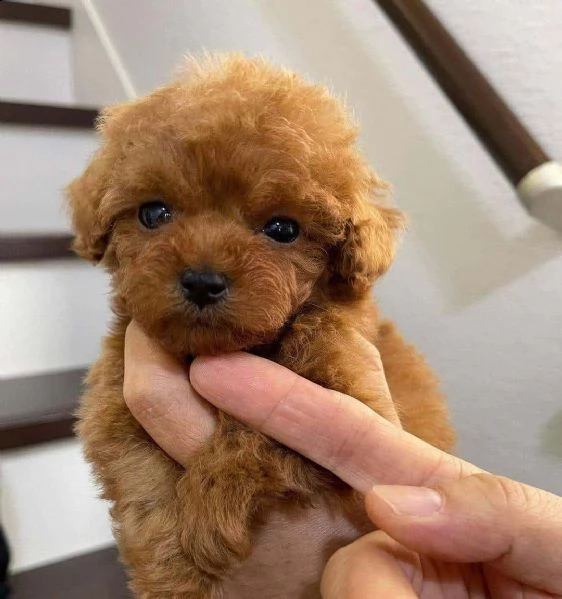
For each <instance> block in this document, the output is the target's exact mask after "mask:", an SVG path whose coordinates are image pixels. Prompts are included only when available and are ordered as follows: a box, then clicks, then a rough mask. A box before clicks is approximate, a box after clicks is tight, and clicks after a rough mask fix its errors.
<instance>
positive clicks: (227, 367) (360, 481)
mask: <svg viewBox="0 0 562 599" xmlns="http://www.w3.org/2000/svg"><path fill="white" fill-rule="evenodd" d="M190 377H191V382H192V384H193V385H194V387H195V389H196V390H197V391H198V392H199V393H200V394H201V395H202V396H203V397H205V398H207V399H208V400H209V401H210V402H212V403H213V404H214V405H215V406H217V407H218V408H220V409H221V410H224V411H225V412H228V413H229V414H232V415H233V416H234V417H236V418H238V419H240V420H242V421H244V422H246V423H248V424H249V425H250V426H251V427H253V428H255V429H258V430H260V431H262V432H264V433H265V434H266V435H269V436H271V437H274V438H275V439H277V440H278V441H280V442H281V443H283V444H285V445H287V446H288V447H291V448H292V449H294V450H295V451H298V452H299V453H301V454H303V455H304V456H306V457H308V458H310V459H311V460H314V461H315V462H317V463H318V464H320V465H321V466H324V468H327V469H328V470H331V471H332V472H334V473H335V474H336V475H337V476H339V477H340V478H341V479H342V480H344V481H346V482H347V483H348V484H349V485H351V486H352V487H354V488H355V489H357V490H358V491H361V492H367V491H368V490H370V489H371V488H372V487H373V485H375V484H377V483H386V484H403V485H424V484H425V485H430V484H432V483H433V482H435V481H438V480H441V479H444V478H445V479H446V478H458V477H460V476H463V475H465V474H469V473H474V472H480V470H479V469H478V468H476V467H475V466H472V465H470V464H467V463H465V462H462V461H461V460H458V459H456V458H453V457H452V456H449V455H448V454H445V453H443V452H441V451H439V450H438V449H435V448H434V447H431V446H430V445H428V444H426V443H424V442H423V441H420V440H419V439H417V438H416V437H414V436H412V435H409V434H408V433H405V432H404V431H402V430H400V429H399V428H397V427H396V426H394V425H393V424H391V423H390V422H388V421H387V420H385V419H384V418H382V417H380V416H379V415H378V414H376V413H375V412H373V411H372V410H370V409H369V408H368V407H366V406H365V405H363V404H362V403H360V402H358V401H356V400H354V399H353V398H351V397H348V396H346V395H343V394H341V393H336V392H334V391H330V390H328V389H324V388H323V387H320V386H319V385H315V384H314V383H311V382H310V381H308V380H306V379H304V378H302V377H299V376H298V375H296V374H295V373H293V372H292V371H290V370H288V369H287V368H284V367H282V366H280V365H279V364H275V363H273V362H270V361H268V360H264V359H262V358H258V357H256V356H251V355H249V354H230V355H228V356H218V357H208V358H197V359H196V360H195V362H194V363H193V364H192V367H191V371H190Z"/></svg>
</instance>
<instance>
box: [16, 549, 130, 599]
mask: <svg viewBox="0 0 562 599" xmlns="http://www.w3.org/2000/svg"><path fill="white" fill-rule="evenodd" d="M11 586H12V590H13V599H37V598H38V597H41V599H60V598H61V597H64V599H100V597H103V598H104V599H130V598H131V597H132V595H131V594H130V592H129V591H128V590H127V578H126V575H125V571H124V569H123V566H122V565H121V564H120V563H119V561H118V557H117V551H116V549H115V548H114V547H109V548H107V549H101V550H99V551H93V552H91V553H87V554H85V555H80V556H78V557H73V558H70V559H67V560H62V561H60V562H56V563H54V564H50V565H48V566H43V567H41V568H34V569H32V570H27V571H26V572H22V573H20V574H17V575H15V576H14V577H13V578H12V580H11Z"/></svg>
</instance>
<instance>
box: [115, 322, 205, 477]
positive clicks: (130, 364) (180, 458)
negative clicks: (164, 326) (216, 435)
mask: <svg viewBox="0 0 562 599" xmlns="http://www.w3.org/2000/svg"><path fill="white" fill-rule="evenodd" d="M123 396H124V398H125V403H126V404H127V406H128V407H129V409H130V410H131V413H132V414H133V416H134V417H135V418H136V419H137V421H138V422H139V423H140V424H141V426H142V427H143V428H144V429H145V430H146V432H147V433H148V434H149V435H150V436H151V437H152V438H153V439H154V441H155V442H156V443H157V444H158V445H159V446H160V447H161V448H162V449H163V450H164V451H165V452H166V453H167V454H168V455H170V456H171V457H172V458H173V459H174V460H176V461H177V462H179V463H180V464H182V465H183V466H186V464H187V463H188V460H189V456H190V455H191V454H192V453H193V452H194V451H196V450H197V449H198V448H199V446H200V445H201V444H202V443H203V442H204V441H205V439H207V438H208V437H209V436H210V435H211V433H212V431H213V429H214V426H215V417H214V414H213V408H212V407H211V406H210V405H209V404H208V403H207V402H206V401H204V400H203V399H202V398H201V397H200V396H199V395H198V394H197V393H196V392H195V391H194V390H193V387H192V386H191V384H190V382H189V379H188V376H187V373H186V371H185V369H184V367H183V366H182V365H181V364H179V363H178V362H177V361H176V360H175V359H174V358H173V357H172V356H170V355H169V354H167V353H166V352H165V351H164V350H163V349H162V348H161V347H160V346H159V345H158V343H156V342H155V341H154V340H152V339H150V338H149V337H148V336H147V335H146V333H144V331H143V330H142V329H141V328H140V326H139V325H137V324H136V323H134V322H133V323H131V324H130V325H129V327H128V328H127V332H126V334H125V374H124V383H123Z"/></svg>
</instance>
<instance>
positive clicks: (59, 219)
mask: <svg viewBox="0 0 562 599" xmlns="http://www.w3.org/2000/svg"><path fill="white" fill-rule="evenodd" d="M97 145H98V143H97V139H96V136H95V135H94V131H93V130H92V129H83V128H64V127H62V128H60V127H47V126H45V127H37V126H33V125H19V124H18V125H14V124H10V123H7V124H5V125H0V156H1V157H2V175H1V178H2V195H0V212H1V213H2V221H1V222H0V236H1V237H2V238H4V239H5V238H9V237H12V236H14V235H23V236H26V237H30V236H33V237H35V236H41V237H42V236H61V235H67V236H69V235H70V230H69V224H70V223H69V218H68V214H67V210H66V205H65V200H64V188H65V186H66V185H67V184H68V183H69V182H70V181H71V180H72V179H73V178H74V177H76V176H77V175H79V174H80V173H81V172H82V171H83V170H84V166H85V165H86V163H87V161H88V158H89V157H90V156H91V155H92V153H93V152H94V151H95V150H96V148H97ZM7 243H11V242H7ZM60 243H62V247H61V246H59V247H61V254H60V256H55V255H51V257H53V258H54V257H69V256H70V254H69V253H68V252H67V246H66V241H65V240H63V241H62V242H60ZM12 248H13V246H12ZM25 251H26V252H27V251H28V250H25ZM22 252H23V250H22ZM12 253H13V252H12Z"/></svg>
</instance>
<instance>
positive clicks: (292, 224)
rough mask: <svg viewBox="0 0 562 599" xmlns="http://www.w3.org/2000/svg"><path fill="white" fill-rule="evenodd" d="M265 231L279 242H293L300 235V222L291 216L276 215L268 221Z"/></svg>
mask: <svg viewBox="0 0 562 599" xmlns="http://www.w3.org/2000/svg"><path fill="white" fill-rule="evenodd" d="M263 232H264V233H265V234H266V235H267V236H268V237H271V239H274V240H275V241H278V242H279V243H292V242H293V241H295V239H296V238H297V237H298V236H299V223H297V221H295V220H292V219H290V218H284V217H282V216H276V217H275V218H272V219H271V220H270V221H269V222H268V223H266V225H265V227H264V228H263Z"/></svg>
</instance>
